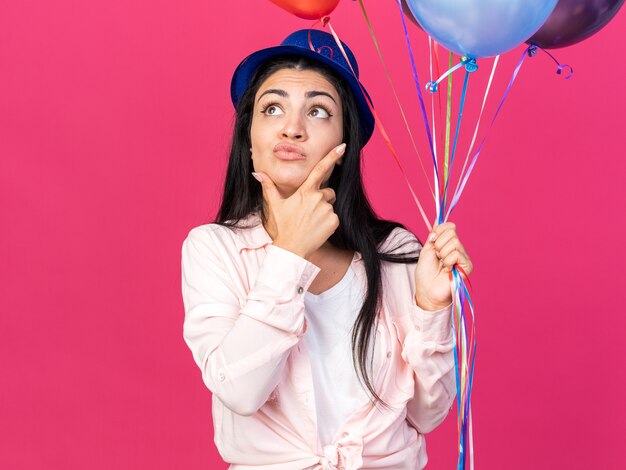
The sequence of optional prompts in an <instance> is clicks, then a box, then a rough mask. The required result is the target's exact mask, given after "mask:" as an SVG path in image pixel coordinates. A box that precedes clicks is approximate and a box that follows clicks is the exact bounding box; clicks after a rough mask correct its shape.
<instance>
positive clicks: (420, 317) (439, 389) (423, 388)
mask: <svg viewBox="0 0 626 470" xmlns="http://www.w3.org/2000/svg"><path fill="white" fill-rule="evenodd" d="M451 313H452V305H449V306H447V307H445V308H443V309H441V310H438V311H434V312H431V311H426V310H422V309H421V308H420V307H418V306H417V304H415V301H413V305H412V311H411V314H410V318H411V326H410V327H409V331H408V333H407V335H406V338H405V340H404V344H403V348H402V358H403V359H404V360H405V361H406V362H407V363H408V364H409V365H410V366H411V368H412V369H413V371H414V372H415V394H414V396H413V398H412V399H411V400H410V401H409V402H408V404H407V420H408V421H409V423H411V425H412V426H413V427H415V429H417V430H418V432H420V433H422V434H425V433H428V432H430V431H432V430H433V429H435V428H436V427H437V426H439V424H441V422H442V421H443V420H444V419H445V417H446V416H447V415H448V412H449V411H450V407H451V406H452V403H453V401H454V398H455V396H456V377H455V372H454V336H453V331H452V326H451V324H450V320H451V318H450V317H451Z"/></svg>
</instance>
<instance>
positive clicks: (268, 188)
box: [252, 171, 281, 201]
mask: <svg viewBox="0 0 626 470" xmlns="http://www.w3.org/2000/svg"><path fill="white" fill-rule="evenodd" d="M252 176H254V178H255V179H256V180H257V181H260V182H261V187H262V188H263V194H264V195H265V198H266V199H267V200H270V201H272V200H275V199H280V198H281V196H280V193H279V192H278V189H276V185H275V184H274V182H273V181H272V179H271V178H270V177H269V176H268V175H266V174H265V173H263V172H260V171H259V172H256V173H255V172H252Z"/></svg>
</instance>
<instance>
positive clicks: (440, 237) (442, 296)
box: [415, 222, 473, 311]
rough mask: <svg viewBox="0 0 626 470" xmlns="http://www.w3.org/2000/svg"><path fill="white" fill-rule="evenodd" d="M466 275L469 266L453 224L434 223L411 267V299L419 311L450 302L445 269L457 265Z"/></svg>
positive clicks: (470, 263)
mask: <svg viewBox="0 0 626 470" xmlns="http://www.w3.org/2000/svg"><path fill="white" fill-rule="evenodd" d="M457 263H458V265H459V266H460V267H461V268H462V269H463V270H464V271H465V272H466V273H467V275H469V274H470V273H471V272H472V269H473V266H472V261H471V260H470V258H469V255H468V254H467V252H466V251H465V248H464V247H463V244H462V243H461V241H460V240H459V237H458V235H457V233H456V225H454V224H453V223H452V222H446V223H443V224H441V225H437V226H435V227H434V228H433V230H432V232H431V233H430V234H429V235H428V239H427V241H426V244H425V245H424V246H423V247H422V251H421V253H420V257H419V261H418V262H417V266H416V268H415V301H416V302H417V305H418V306H419V307H420V308H422V309H423V310H431V311H433V310H440V309H442V308H444V307H446V306H448V305H450V303H451V302H452V293H451V286H450V278H449V274H448V273H449V272H450V271H451V270H452V267H453V266H454V265H455V264H457Z"/></svg>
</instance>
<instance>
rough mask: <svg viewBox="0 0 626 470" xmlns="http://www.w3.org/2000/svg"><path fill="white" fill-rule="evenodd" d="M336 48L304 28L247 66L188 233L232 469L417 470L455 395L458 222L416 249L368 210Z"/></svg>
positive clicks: (202, 348)
mask: <svg viewBox="0 0 626 470" xmlns="http://www.w3.org/2000/svg"><path fill="white" fill-rule="evenodd" d="M343 47H344V50H345V53H346V55H347V56H348V59H349V61H350V64H348V63H347V62H346V60H345V58H344V55H343V53H342V51H341V50H339V48H338V47H337V45H336V43H335V41H334V39H333V37H332V36H331V35H329V34H327V33H325V32H322V31H317V30H302V31H297V32H295V33H293V34H291V35H290V36H288V37H287V38H286V39H285V40H284V41H283V42H282V44H281V45H280V46H277V47H272V48H268V49H263V50H260V51H257V52H255V53H253V54H252V55H250V56H248V57H247V58H246V59H245V60H244V61H242V62H241V64H240V65H239V67H238V68H237V70H236V71H235V74H234V76H233V80H232V87H231V94H232V99H233V103H234V104H235V106H236V110H237V118H236V122H235V129H234V135H233V141H232V148H231V152H230V160H229V165H228V170H227V174H226V181H225V184H224V194H223V199H222V203H221V208H220V211H219V214H218V216H217V220H216V221H215V222H214V223H211V224H206V225H202V226H199V227H196V228H194V229H192V230H191V231H190V232H189V235H188V237H187V239H186V240H185V241H184V243H183V249H182V272H183V278H182V290H183V299H184V304H185V322H184V338H185V341H186V342H187V344H188V346H189V348H190V349H191V351H192V353H193V357H194V359H195V361H196V363H197V364H198V366H199V367H200V369H201V371H202V377H203V380H204V382H205V384H206V386H207V387H208V388H209V390H210V391H211V392H212V396H213V424H214V435H215V443H216V445H217V448H218V450H219V452H220V454H221V456H222V457H223V459H224V460H225V461H226V462H228V463H230V464H231V467H230V468H231V469H239V470H243V469H264V470H265V469H267V470H269V469H272V470H282V469H284V470H297V469H298V470H299V469H320V470H321V469H346V470H355V469H357V468H367V469H421V468H423V467H424V466H425V465H426V460H427V458H426V450H425V442H424V434H425V433H427V432H429V431H431V430H432V429H434V428H435V427H436V426H438V425H439V423H441V421H442V420H443V419H444V418H445V416H446V415H447V413H448V411H449V409H450V407H451V405H452V402H453V399H454V397H455V393H456V392H455V390H456V389H455V377H454V357H453V336H452V330H451V325H450V315H451V294H450V281H449V279H448V272H449V270H450V269H451V268H452V266H453V265H454V264H455V263H458V264H459V265H460V266H461V267H462V268H463V269H464V270H465V271H466V272H467V273H469V272H471V270H472V263H471V261H470V258H469V257H468V255H467V253H466V251H465V249H464V248H463V245H462V244H461V242H460V241H459V238H458V236H457V234H456V231H455V226H454V224H452V223H445V224H441V225H439V226H437V227H435V229H434V230H433V232H432V233H431V234H429V237H428V240H427V242H426V244H425V245H423V246H422V244H421V243H420V242H419V241H418V240H417V238H416V237H415V236H414V235H413V234H412V233H411V232H409V231H408V230H406V229H405V228H404V227H403V226H402V225H401V224H399V223H396V222H390V221H386V220H381V219H379V218H378V217H377V216H376V214H375V213H374V212H373V210H372V208H371V206H370V204H369V202H368V200H367V197H366V196H365V192H364V189H363V185H362V179H361V171H360V168H361V149H362V148H363V146H364V145H365V143H366V142H367V141H368V139H369V138H370V136H371V134H372V131H373V127H374V119H373V116H372V114H371V111H370V109H369V107H368V104H367V102H366V99H365V97H364V93H365V92H364V89H362V88H361V87H360V85H359V83H358V80H357V79H356V78H355V76H354V73H356V74H358V67H357V63H356V60H355V58H354V56H353V54H352V52H351V51H350V50H349V49H348V47H347V46H346V45H345V44H344V45H343ZM352 70H354V73H353V71H352Z"/></svg>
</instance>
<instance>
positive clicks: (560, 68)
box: [527, 43, 574, 80]
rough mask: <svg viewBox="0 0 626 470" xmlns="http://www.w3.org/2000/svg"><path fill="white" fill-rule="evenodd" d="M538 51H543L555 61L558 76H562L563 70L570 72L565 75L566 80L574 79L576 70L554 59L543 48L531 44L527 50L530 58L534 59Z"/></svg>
mask: <svg viewBox="0 0 626 470" xmlns="http://www.w3.org/2000/svg"><path fill="white" fill-rule="evenodd" d="M537 49H539V50H541V51H543V52H544V53H545V54H546V55H547V56H548V57H550V58H551V59H552V60H553V61H554V63H555V64H556V65H557V68H556V73H557V74H558V75H562V74H563V70H569V73H567V74H566V75H565V80H569V79H570V78H572V75H574V69H573V68H572V67H571V65H568V64H561V63H560V62H559V61H558V60H556V57H554V56H553V55H552V54H550V53H549V52H548V51H546V50H545V49H544V48H543V47H540V46H538V45H537V44H535V43H531V44H530V46H529V47H528V49H527V50H528V55H529V56H530V57H533V56H534V55H535V54H537Z"/></svg>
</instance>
